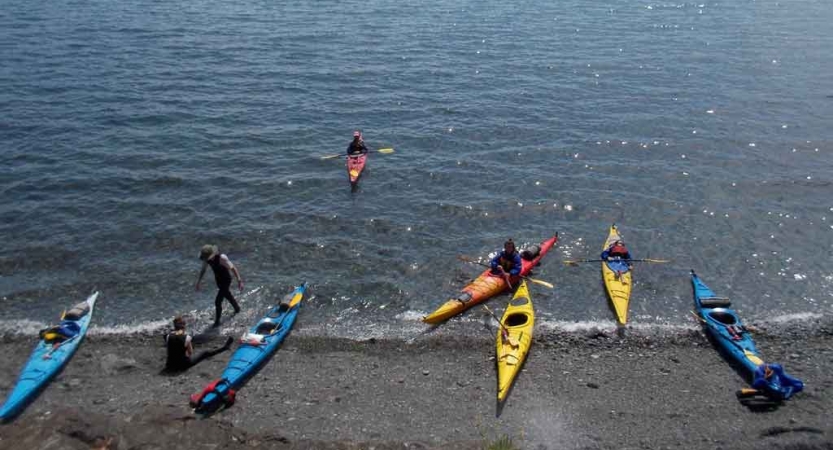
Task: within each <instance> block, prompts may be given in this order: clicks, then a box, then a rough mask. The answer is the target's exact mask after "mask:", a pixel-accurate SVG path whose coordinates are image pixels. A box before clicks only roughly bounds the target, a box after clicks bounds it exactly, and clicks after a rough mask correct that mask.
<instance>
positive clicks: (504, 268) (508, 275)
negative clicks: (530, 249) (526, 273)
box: [489, 239, 522, 289]
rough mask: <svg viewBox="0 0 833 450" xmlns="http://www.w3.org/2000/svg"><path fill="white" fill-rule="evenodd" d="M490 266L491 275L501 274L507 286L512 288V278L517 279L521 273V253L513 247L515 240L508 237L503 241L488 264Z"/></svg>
mask: <svg viewBox="0 0 833 450" xmlns="http://www.w3.org/2000/svg"><path fill="white" fill-rule="evenodd" d="M489 265H490V266H491V268H492V275H499V276H502V277H503V279H504V280H506V284H508V285H509V288H510V289H511V288H512V280H513V279H515V280H516V281H517V278H518V276H520V274H521V268H522V265H521V254H520V253H518V249H516V248H515V242H514V241H513V240H512V239H508V240H507V241H506V242H504V243H503V250H501V251H500V253H498V254H497V255H495V257H494V258H492V261H491V263H490V264H489Z"/></svg>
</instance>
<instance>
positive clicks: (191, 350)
mask: <svg viewBox="0 0 833 450" xmlns="http://www.w3.org/2000/svg"><path fill="white" fill-rule="evenodd" d="M193 354H194V346H193V345H192V344H191V335H190V334H189V335H186V336H185V356H187V357H189V358H190V357H191V355H193Z"/></svg>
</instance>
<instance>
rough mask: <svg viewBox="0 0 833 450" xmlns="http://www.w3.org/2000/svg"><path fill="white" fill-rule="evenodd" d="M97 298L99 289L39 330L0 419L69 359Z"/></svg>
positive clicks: (28, 398) (6, 418) (20, 408)
mask: <svg viewBox="0 0 833 450" xmlns="http://www.w3.org/2000/svg"><path fill="white" fill-rule="evenodd" d="M97 298H98V292H96V293H94V294H93V295H91V296H89V298H87V300H85V301H83V302H81V303H79V304H77V305H75V306H73V307H72V308H71V309H70V310H69V311H65V312H64V314H63V315H62V316H61V323H60V324H59V325H57V326H54V327H50V328H47V329H45V330H43V331H41V340H40V342H38V345H37V346H36V347H35V350H34V351H33V352H32V355H31V356H29V361H28V362H27V363H26V366H25V367H24V368H23V371H21V372H20V377H18V379H17V383H16V384H15V386H14V389H12V392H11V394H9V396H8V398H7V399H6V403H4V404H3V407H2V408H0V420H2V421H3V422H7V421H10V420H12V419H14V418H15V417H17V415H18V414H20V413H21V412H23V410H24V409H25V408H26V405H28V404H29V402H31V401H32V400H34V399H35V397H37V395H38V393H40V391H41V390H42V389H43V388H44V387H46V385H47V384H49V381H50V380H52V378H53V377H54V376H55V375H56V374H57V373H58V372H60V371H61V369H62V368H63V367H64V366H65V365H66V364H67V362H69V360H70V359H71V358H72V355H73V354H75V351H76V350H77V349H78V346H80V345H81V341H82V340H83V339H84V335H85V334H86V333H87V328H88V327H89V326H90V319H91V318H92V315H93V308H94V307H95V301H96V299H97Z"/></svg>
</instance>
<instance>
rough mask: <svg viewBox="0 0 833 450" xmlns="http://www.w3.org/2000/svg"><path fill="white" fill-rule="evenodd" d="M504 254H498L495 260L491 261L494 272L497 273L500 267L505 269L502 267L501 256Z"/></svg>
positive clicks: (490, 265) (490, 264)
mask: <svg viewBox="0 0 833 450" xmlns="http://www.w3.org/2000/svg"><path fill="white" fill-rule="evenodd" d="M502 254H503V253H502V252H500V253H498V254H497V255H495V257H494V258H492V260H491V261H489V267H491V268H492V272H497V271H498V267H500V268H501V269H502V268H503V267H501V266H500V255H502Z"/></svg>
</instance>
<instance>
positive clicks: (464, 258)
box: [457, 255, 555, 289]
mask: <svg viewBox="0 0 833 450" xmlns="http://www.w3.org/2000/svg"><path fill="white" fill-rule="evenodd" d="M457 259H459V260H460V261H464V262H467V263H472V264H477V265H478V266H483V267H491V266H490V265H488V264H484V263H482V262H480V261H475V260H473V259H471V258H469V257H467V256H463V255H460V256H458V257H457ZM520 277H521V278H523V279H524V280H527V281H529V282H530V283H535V284H540V285H541V286H546V287H548V288H550V289H553V288H554V287H555V286H554V285H553V284H552V283H549V282H547V281H544V280H539V279H536V278H530V277H528V276H525V275H520Z"/></svg>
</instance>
